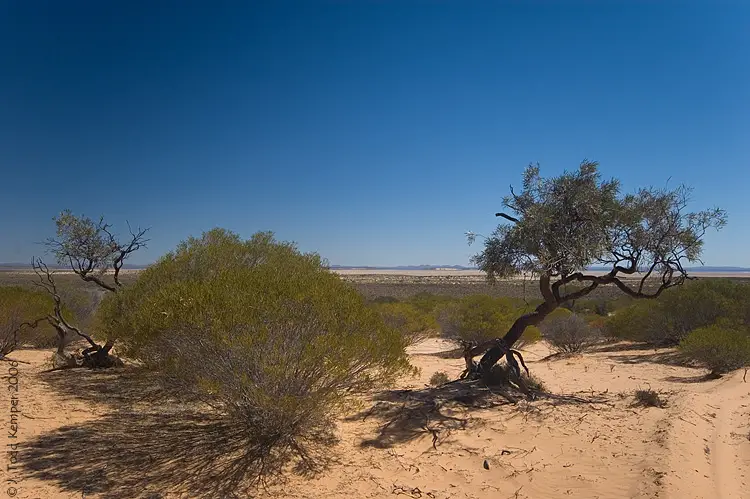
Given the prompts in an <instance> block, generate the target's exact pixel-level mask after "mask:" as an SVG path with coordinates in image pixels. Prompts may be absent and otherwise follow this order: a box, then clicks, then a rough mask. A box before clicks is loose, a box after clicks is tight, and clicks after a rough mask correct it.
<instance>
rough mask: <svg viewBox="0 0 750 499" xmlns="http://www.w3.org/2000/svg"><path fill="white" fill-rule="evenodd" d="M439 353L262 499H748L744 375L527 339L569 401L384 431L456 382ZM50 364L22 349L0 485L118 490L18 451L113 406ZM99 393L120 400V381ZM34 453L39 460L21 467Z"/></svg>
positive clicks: (47, 493)
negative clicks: (416, 400)
mask: <svg viewBox="0 0 750 499" xmlns="http://www.w3.org/2000/svg"><path fill="white" fill-rule="evenodd" d="M447 349H450V345H449V344H446V343H445V342H443V341H441V340H435V339H431V340H427V341H426V342H424V343H422V344H420V345H418V346H416V347H414V348H413V349H412V351H411V356H412V359H413V362H414V364H416V365H417V366H419V367H420V368H421V374H420V376H419V378H417V379H410V380H404V382H403V383H402V384H401V386H399V387H398V388H399V390H394V391H390V392H385V393H380V394H374V395H373V397H368V398H367V399H366V400H364V402H363V407H362V412H360V413H358V414H352V415H349V416H348V417H346V418H342V420H341V421H340V423H339V428H338V433H339V436H340V442H339V443H338V444H337V445H336V447H335V448H334V449H333V450H332V451H331V453H330V455H331V456H332V457H333V462H332V463H331V465H330V466H329V468H328V469H327V470H326V471H324V472H323V473H321V474H320V475H318V476H316V477H314V478H312V479H305V478H300V477H297V476H294V475H292V476H291V478H290V479H289V480H288V481H287V482H286V483H285V484H283V485H277V486H273V487H270V488H269V489H267V490H266V491H265V492H263V493H262V496H264V497H291V498H310V497H320V498H337V499H338V498H341V499H344V498H347V499H349V498H380V497H383V498H385V497H401V498H409V497H411V498H506V497H510V498H547V497H551V498H556V497H568V496H570V497H578V498H601V499H603V498H622V497H639V498H640V497H668V498H675V499H676V498H680V499H683V498H722V499H740V498H743V497H744V498H747V497H750V494H748V491H750V383H745V382H743V379H742V378H743V373H742V372H738V373H735V374H733V375H729V376H726V377H724V378H722V379H719V380H712V381H699V380H700V378H701V377H702V376H703V375H704V371H702V370H700V369H694V368H688V367H682V366H679V365H672V364H673V357H674V356H673V353H672V352H671V351H670V350H664V349H662V350H659V351H654V350H642V349H641V350H637V349H633V347H630V346H628V345H610V346H607V347H603V348H601V349H600V351H598V352H595V353H590V354H586V355H584V356H579V357H573V358H557V359H555V358H552V359H546V360H545V357H546V356H547V355H548V354H549V351H548V350H547V349H546V348H545V347H544V345H535V346H533V347H532V348H531V349H530V350H529V351H527V352H526V357H527V359H528V362H527V363H528V365H529V368H530V369H531V370H532V373H533V374H535V375H536V376H537V377H539V378H541V379H542V380H543V381H544V382H545V384H546V385H547V387H548V388H549V389H550V390H551V391H552V392H553V393H555V394H570V395H575V398H568V399H558V400H537V401H533V402H527V401H521V402H519V403H518V404H516V405H510V404H505V405H495V406H494V407H485V408H480V409H476V408H473V409H469V408H467V407H465V406H464V405H461V404H457V403H446V404H444V405H443V406H442V408H441V412H440V413H441V415H442V416H443V417H444V418H445V419H444V420H443V421H442V422H441V421H435V420H434V419H429V418H426V419H425V418H422V415H420V414H419V413H418V412H414V413H411V417H410V418H402V419H396V420H395V421H394V422H392V424H391V425H390V426H388V427H385V422H386V421H387V420H389V419H393V415H394V414H398V409H399V408H401V407H405V406H406V404H407V403H408V401H409V400H411V398H413V397H414V396H415V395H414V394H418V393H422V392H420V390H422V389H424V388H425V384H426V382H427V380H428V379H429V378H430V376H431V375H432V374H433V373H434V372H435V371H438V370H441V371H445V372H447V373H448V375H450V376H453V377H455V376H456V375H457V374H458V373H459V372H460V371H461V364H462V361H461V360H459V359H445V358H441V357H439V356H437V355H435V354H436V353H437V352H441V351H445V350H447ZM48 356H49V353H48V352H40V351H34V350H26V351H20V352H17V353H16V357H17V358H19V359H21V360H25V361H28V362H30V363H31V364H30V365H22V366H21V367H20V368H19V370H20V371H21V377H20V380H21V385H20V387H21V388H20V393H19V397H20V399H21V404H20V406H21V407H22V412H23V416H22V417H20V418H19V420H18V424H19V429H18V441H19V442H20V444H21V449H22V450H21V453H20V454H19V461H21V464H22V465H24V466H22V467H21V468H20V471H19V469H15V470H11V472H10V473H9V472H8V471H7V470H5V469H3V471H2V478H3V480H7V479H9V478H14V479H16V480H19V479H20V481H19V483H18V484H17V485H16V488H17V490H18V494H17V497H21V498H34V497H45V498H47V497H49V498H55V497H82V493H83V492H85V496H84V497H113V496H117V495H112V494H108V493H107V491H106V490H105V489H101V488H100V489H97V488H96V487H95V486H92V487H91V488H90V489H89V490H88V491H84V490H81V489H83V488H85V487H79V485H76V487H78V488H77V489H76V488H75V487H73V486H72V485H71V484H73V483H76V484H80V483H81V480H82V476H85V474H86V473H87V471H86V470H84V469H82V468H81V466H80V463H77V462H75V461H74V460H72V458H71V460H70V461H69V462H67V461H65V459H66V456H68V455H73V454H75V453H71V454H62V455H61V456H58V459H62V460H63V461H62V462H63V463H65V464H66V465H68V466H69V469H67V468H66V469H65V472H64V473H61V472H59V470H53V469H52V467H51V466H52V465H51V464H50V463H53V462H55V461H53V458H52V457H46V455H43V454H38V453H33V452H32V451H31V450H26V451H25V450H24V447H27V446H29V445H31V444H32V443H33V442H36V441H37V440H38V438H39V437H40V436H47V437H54V435H55V434H56V433H59V432H60V431H61V430H60V429H61V427H64V426H66V425H73V426H77V427H80V433H81V435H82V436H81V440H80V441H81V444H80V445H84V443H83V440H85V438H84V437H83V435H85V433H86V431H87V428H89V427H91V426H92V425H95V424H97V422H98V421H99V420H101V419H102V418H105V417H112V415H113V414H114V411H115V408H114V406H113V405H112V404H109V403H106V402H105V401H106V400H107V398H106V397H102V398H99V399H95V401H94V402H86V400H91V397H75V396H71V395H70V394H67V395H65V394H63V393H60V392H59V391H58V390H57V389H56V386H57V385H56V384H55V379H54V378H51V377H50V376H54V375H59V376H68V375H70V374H75V375H77V376H84V377H86V376H92V374H91V373H87V372H78V373H53V374H52V375H49V374H48V375H44V376H40V375H39V374H38V373H39V371H40V370H41V368H42V364H43V362H44V360H45V359H46V358H47V357H48ZM4 369H5V366H4ZM95 376H100V375H95ZM70 379H73V378H70ZM110 381H111V380H110ZM81 386H83V385H81ZM107 386H110V387H111V390H112V393H111V396H112V397H113V398H118V394H117V388H116V386H117V385H115V384H112V383H110V384H109V385H107ZM646 387H651V388H653V389H655V390H658V391H660V392H661V393H662V395H663V396H664V397H666V399H667V401H668V405H667V407H666V408H663V409H661V408H640V407H634V406H633V405H632V403H633V396H632V395H633V391H634V390H635V389H637V388H646ZM3 393H4V394H5V395H3V397H4V399H3V404H4V407H9V403H10V402H9V396H10V394H9V393H8V392H7V391H5V390H4V391H3ZM107 396H110V394H108V395H107ZM84 399H85V400H84ZM495 401H496V402H497V400H495ZM373 408H374V409H377V410H374V409H373ZM123 417H124V416H123ZM131 417H132V416H131ZM5 419H6V429H8V421H7V420H8V418H7V417H6V418H5ZM131 424H137V421H131ZM76 431H78V430H76ZM73 434H76V433H75V432H73ZM65 435H70V433H66V434H65ZM136 437H137V438H143V439H148V438H149V435H148V434H143V435H142V436H140V435H137V436H136ZM64 438H70V437H69V436H68V437H60V438H59V439H55V438H51V439H49V440H47V442H51V443H50V444H49V445H48V448H46V449H44V451H45V452H47V453H51V455H54V453H55V447H56V446H57V447H59V449H60V450H61V449H70V448H71V446H75V445H77V443H76V442H77V441H76V440H75V439H73V441H72V442H68V441H64V440H63V439H64ZM73 448H74V447H73ZM125 450H126V449H122V448H120V449H117V445H114V448H113V449H112V451H111V455H107V454H106V453H104V454H102V455H101V457H97V459H98V461H95V462H97V463H99V465H98V466H96V469H95V470H89V471H88V473H89V475H91V472H92V471H93V472H94V475H93V476H94V477H95V479H96V480H98V481H99V482H98V483H100V484H101V483H112V484H115V483H117V482H118V481H121V480H123V479H125V478H127V475H130V477H129V480H130V482H132V483H138V479H139V478H138V477H139V476H143V475H145V474H146V472H147V471H148V469H147V468H143V469H139V468H137V467H135V466H133V467H130V468H128V467H127V465H125V464H123V463H122V460H118V454H117V453H122V452H124V451H125ZM32 454H33V455H35V456H45V457H42V458H38V459H37V462H35V463H23V460H24V458H25V456H30V455H32ZM485 461H486V463H487V466H485ZM205 464H206V466H208V465H209V464H210V463H205ZM4 483H8V482H4ZM92 483H93V482H92ZM147 491H148V492H147ZM94 492H98V493H94ZM155 492H156V491H154V488H153V484H152V486H151V487H149V484H148V483H143V484H142V486H141V487H140V488H131V489H129V491H128V493H125V494H124V495H123V494H120V495H119V497H195V495H191V494H190V492H187V491H184V493H182V494H179V493H177V491H176V490H173V491H171V493H166V494H163V495H161V494H159V493H155ZM159 492H163V491H159ZM149 494H150V495H149Z"/></svg>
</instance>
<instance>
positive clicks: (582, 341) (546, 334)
mask: <svg viewBox="0 0 750 499" xmlns="http://www.w3.org/2000/svg"><path fill="white" fill-rule="evenodd" d="M563 311H564V312H567V313H564V312H563ZM558 312H563V313H558ZM539 329H540V330H541V332H542V337H543V338H544V339H545V340H546V341H547V343H549V344H550V346H551V347H552V348H553V349H554V350H555V351H557V352H559V353H578V352H583V351H585V350H586V349H587V348H589V347H591V346H592V345H593V344H594V343H595V342H596V340H597V332H596V330H595V329H594V328H592V327H591V326H590V325H589V323H588V322H586V320H584V319H583V318H582V317H581V316H579V315H577V314H574V313H570V312H568V311H567V310H565V309H558V310H555V311H554V312H552V313H551V314H550V315H548V316H547V317H546V318H545V319H544V320H543V321H542V323H541V324H539Z"/></svg>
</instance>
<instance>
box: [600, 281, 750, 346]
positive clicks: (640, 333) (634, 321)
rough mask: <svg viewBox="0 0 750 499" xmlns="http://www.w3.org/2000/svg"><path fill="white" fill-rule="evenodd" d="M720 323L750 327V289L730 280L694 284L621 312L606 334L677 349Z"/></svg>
mask: <svg viewBox="0 0 750 499" xmlns="http://www.w3.org/2000/svg"><path fill="white" fill-rule="evenodd" d="M719 319H723V320H728V321H730V322H731V323H734V324H738V325H740V324H745V325H750V286H748V285H745V284H739V283H736V282H733V281H731V280H729V279H706V280H699V281H690V282H688V283H686V284H685V285H683V286H679V287H677V288H673V289H669V290H667V291H665V292H664V293H663V294H662V295H661V296H660V297H659V298H658V299H656V300H641V301H635V302H634V303H633V304H631V305H630V306H629V307H626V308H624V309H621V310H619V311H617V312H616V313H615V314H614V316H612V317H611V318H610V319H609V320H608V321H607V324H606V330H607V332H608V334H610V335H611V336H614V337H617V338H620V339H628V340H635V341H648V342H652V343H656V344H662V345H676V344H678V343H679V342H680V341H681V340H682V339H683V338H685V337H686V336H687V335H688V334H689V333H690V332H691V331H693V330H694V329H697V328H701V327H704V326H709V325H711V324H714V323H715V322H716V321H717V320H719Z"/></svg>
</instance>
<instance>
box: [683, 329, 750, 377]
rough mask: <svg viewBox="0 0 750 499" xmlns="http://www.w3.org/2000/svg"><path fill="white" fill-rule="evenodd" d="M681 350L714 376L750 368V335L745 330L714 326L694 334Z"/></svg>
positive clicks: (686, 339) (692, 333)
mask: <svg viewBox="0 0 750 499" xmlns="http://www.w3.org/2000/svg"><path fill="white" fill-rule="evenodd" d="M680 349H681V350H682V351H683V352H684V353H685V354H686V355H687V356H688V357H690V358H691V359H693V360H695V361H697V362H699V363H701V364H702V365H704V366H706V367H707V368H709V369H710V370H711V373H712V374H714V375H718V374H723V373H726V372H729V371H732V370H734V369H739V368H741V367H746V366H749V365H750V331H748V329H747V328H746V327H741V326H734V327H732V326H728V325H719V324H714V325H712V326H708V327H702V328H698V329H696V330H694V331H693V332H691V333H690V334H689V335H688V336H687V338H685V339H684V340H682V342H681V343H680Z"/></svg>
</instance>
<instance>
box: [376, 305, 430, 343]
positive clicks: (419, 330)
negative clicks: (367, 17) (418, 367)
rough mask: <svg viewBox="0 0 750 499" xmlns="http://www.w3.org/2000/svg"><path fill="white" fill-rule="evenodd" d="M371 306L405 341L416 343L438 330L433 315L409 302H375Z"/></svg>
mask: <svg viewBox="0 0 750 499" xmlns="http://www.w3.org/2000/svg"><path fill="white" fill-rule="evenodd" d="M371 307H372V308H373V309H374V310H376V311H377V312H378V314H380V316H381V317H382V318H383V321H384V322H385V324H386V325H387V326H389V327H392V328H394V329H396V330H397V331H399V332H400V333H401V335H402V336H403V337H404V339H405V340H406V342H407V343H409V344H414V343H417V342H419V341H421V340H423V339H425V338H427V337H429V336H431V335H432V334H434V333H435V332H436V331H437V330H438V327H439V326H438V323H437V320H436V319H435V317H434V316H433V315H432V314H430V313H427V312H424V311H423V310H421V309H419V308H417V307H416V306H414V305H412V304H411V303H402V302H397V303H393V302H389V303H376V304H373V305H371Z"/></svg>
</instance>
